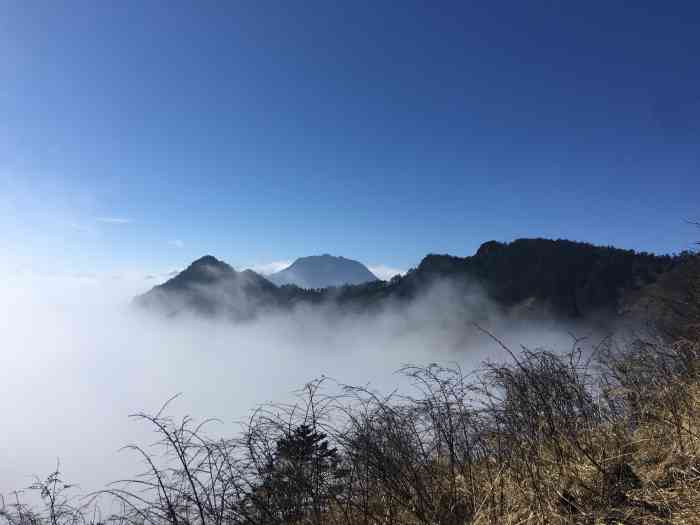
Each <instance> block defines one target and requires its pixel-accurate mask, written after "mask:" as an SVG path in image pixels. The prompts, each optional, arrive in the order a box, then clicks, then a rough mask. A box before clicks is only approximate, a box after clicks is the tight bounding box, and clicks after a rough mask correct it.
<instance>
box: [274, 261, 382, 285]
mask: <svg viewBox="0 0 700 525" xmlns="http://www.w3.org/2000/svg"><path fill="white" fill-rule="evenodd" d="M269 279H270V280H271V281H272V282H273V283H275V284H277V285H280V286H281V285H285V284H294V285H297V286H299V287H300V288H328V287H331V286H342V285H345V284H362V283H366V282H371V281H376V280H377V277H376V276H375V275H374V274H373V273H372V272H371V271H369V269H368V268H367V267H366V266H365V265H364V264H362V263H361V262H359V261H354V260H352V259H347V258H346V257H342V256H338V255H331V254H329V253H324V254H322V255H309V256H306V257H299V258H298V259H297V260H296V261H294V262H293V263H292V264H291V265H290V266H288V267H287V268H285V269H284V270H280V271H279V272H276V273H273V274H271V275H270V276H269Z"/></svg>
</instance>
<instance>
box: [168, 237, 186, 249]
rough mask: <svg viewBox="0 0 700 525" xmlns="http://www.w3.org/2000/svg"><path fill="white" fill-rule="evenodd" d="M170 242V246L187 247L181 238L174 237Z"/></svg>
mask: <svg viewBox="0 0 700 525" xmlns="http://www.w3.org/2000/svg"><path fill="white" fill-rule="evenodd" d="M168 244H169V245H170V246H175V248H184V247H185V242H184V241H181V240H180V239H173V240H172V241H168Z"/></svg>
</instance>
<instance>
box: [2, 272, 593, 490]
mask: <svg viewBox="0 0 700 525" xmlns="http://www.w3.org/2000/svg"><path fill="white" fill-rule="evenodd" d="M150 285H152V282H150V281H144V280H143V278H128V277H122V278H120V279H114V278H109V277H95V276H84V277H60V276H38V275H31V274H28V275H24V276H23V277H21V278H19V279H17V280H15V281H13V283H12V284H5V285H2V290H0V292H1V296H0V297H1V299H0V318H2V319H4V320H5V329H4V330H3V337H4V340H3V344H2V366H1V367H0V384H2V385H3V387H4V388H3V395H2V396H0V410H1V411H2V414H3V418H4V424H3V433H2V434H1V435H0V465H2V470H0V493H7V492H9V491H11V490H14V489H16V488H20V487H24V486H27V485H28V484H29V483H30V482H31V480H32V479H31V476H32V475H40V476H41V475H44V474H46V473H47V472H49V471H50V470H51V469H53V468H54V467H55V464H56V460H57V458H60V461H61V466H62V470H63V471H64V472H65V478H66V479H68V480H69V481H71V482H74V483H78V484H80V486H81V487H82V489H83V490H84V491H89V490H95V489H99V488H102V487H103V486H104V485H105V484H106V483H107V482H110V481H113V480H116V479H120V478H124V477H128V476H131V475H133V474H135V473H137V472H139V471H140V466H139V464H138V463H137V462H136V460H135V458H134V457H133V456H131V455H130V454H129V453H128V452H119V448H120V447H122V446H123V445H125V444H128V443H131V442H139V443H150V442H151V441H153V439H154V436H153V435H152V433H151V432H150V429H148V428H146V427H144V426H143V425H142V424H140V423H138V422H136V421H133V420H130V419H129V418H128V415H129V414H131V413H134V412H138V411H156V410H157V409H158V408H159V407H160V406H161V404H162V403H163V402H164V401H165V400H167V399H168V398H170V397H171V396H173V395H174V394H176V393H182V396H181V397H180V398H179V399H178V400H177V401H176V402H175V403H174V404H173V405H172V407H171V413H173V414H175V415H184V414H191V415H194V416H195V417H197V418H198V419H200V418H201V419H203V418H206V417H218V418H221V419H222V420H223V423H221V424H220V425H219V426H218V427H212V429H211V430H212V431H214V432H221V433H227V432H228V433H230V432H234V431H235V429H236V423H235V422H236V421H240V420H242V419H245V418H246V417H247V416H248V415H249V414H250V411H251V409H253V408H254V407H255V406H257V405H258V404H260V403H264V402H271V401H284V400H288V399H289V398H290V396H291V395H292V392H293V391H295V390H296V389H298V388H299V387H301V386H303V384H304V383H306V382H307V381H309V380H311V379H313V378H316V377H319V376H321V375H325V376H330V377H332V378H334V379H335V380H337V381H338V382H341V383H345V384H362V385H367V384H369V385H371V386H372V387H374V388H377V389H382V390H388V389H393V388H401V387H403V386H405V385H402V384H401V379H400V378H399V376H397V375H396V374H394V371H395V370H396V369H397V368H399V367H400V366H402V365H403V364H406V363H416V364H427V363H431V362H440V363H457V364H459V365H461V366H462V367H464V368H466V369H470V368H474V367H477V366H478V365H479V363H480V362H482V361H483V360H484V359H486V358H492V359H496V360H503V359H506V355H505V354H504V352H503V350H502V349H501V348H500V347H499V346H498V345H497V344H495V343H494V342H493V341H492V340H491V339H489V337H488V336H486V335H484V334H483V333H481V332H479V331H478V330H476V329H475V328H474V326H473V325H472V324H471V323H470V319H473V318H478V319H484V318H487V319H488V327H489V329H491V330H492V331H493V332H494V333H495V334H497V335H498V336H499V337H500V338H501V339H502V340H503V341H504V342H506V343H507V344H509V345H512V347H513V348H516V349H517V348H519V345H521V344H524V345H528V346H547V347H551V348H561V349H568V348H569V347H570V346H571V342H572V341H571V337H570V335H569V332H571V331H577V333H579V334H582V335H585V334H583V333H582V332H585V330H584V329H583V328H582V327H574V326H571V325H564V324H554V323H547V324H538V325H536V326H535V325H533V324H525V323H515V322H512V321H507V320H506V319H503V318H501V317H499V315H498V310H497V309H496V308H495V307H494V305H492V304H491V303H490V301H488V299H486V298H485V297H484V295H483V294H482V293H481V292H480V291H479V290H478V288H475V287H470V288H468V289H460V288H455V287H454V286H453V285H452V284H450V283H449V282H442V283H438V285H436V286H434V287H432V288H431V289H430V290H429V291H428V292H427V293H426V294H425V295H424V296H422V297H420V298H419V299H418V300H416V301H414V302H413V303H411V304H410V305H409V306H408V307H406V308H404V309H398V308H393V307H387V308H386V309H384V310H383V311H382V312H381V313H379V314H376V315H371V316H369V315H362V314H353V315H350V314H347V315H344V314H340V313H339V312H337V311H335V310H333V309H332V308H323V309H320V311H319V310H315V309H308V308H300V309H298V310H296V311H294V312H291V313H287V314H275V315H268V316H266V317H262V318H260V319H257V320H255V321H252V322H246V323H242V324H231V323H228V322H223V321H211V320H203V319H197V318H194V317H179V318H177V319H174V320H164V319H159V318H157V317H155V316H150V315H144V314H143V313H142V312H138V311H135V310H134V309H133V308H131V307H130V306H129V301H130V299H131V297H133V296H134V295H135V294H136V293H140V292H143V291H145V290H146V289H147V288H148V287H149V286H150Z"/></svg>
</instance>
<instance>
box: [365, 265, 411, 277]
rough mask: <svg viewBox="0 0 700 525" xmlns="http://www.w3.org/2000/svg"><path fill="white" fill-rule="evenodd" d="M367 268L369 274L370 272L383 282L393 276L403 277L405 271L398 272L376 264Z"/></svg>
mask: <svg viewBox="0 0 700 525" xmlns="http://www.w3.org/2000/svg"><path fill="white" fill-rule="evenodd" d="M368 268H369V271H370V272H372V273H373V274H374V275H376V276H377V277H378V278H379V279H381V280H383V281H388V280H389V279H391V278H392V277H393V276H394V275H397V274H400V275H403V274H404V273H406V270H399V269H398V268H392V267H390V266H386V265H384V264H376V265H374V266H368Z"/></svg>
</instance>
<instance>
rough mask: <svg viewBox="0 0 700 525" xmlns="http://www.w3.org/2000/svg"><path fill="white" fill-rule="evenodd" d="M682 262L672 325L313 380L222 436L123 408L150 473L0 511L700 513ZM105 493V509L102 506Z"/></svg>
mask: <svg viewBox="0 0 700 525" xmlns="http://www.w3.org/2000/svg"><path fill="white" fill-rule="evenodd" d="M691 263H692V264H690V265H689V268H690V267H692V269H693V272H692V273H691V274H690V276H689V279H688V296H687V299H686V300H684V301H683V304H682V305H674V308H675V310H676V311H678V312H682V321H678V320H676V322H674V323H673V325H662V326H657V327H656V329H655V330H654V331H653V332H648V333H644V334H637V336H636V337H634V338H630V339H628V340H626V341H620V339H619V338H617V339H616V338H609V339H607V340H605V341H603V342H601V343H600V344H599V345H598V346H597V347H596V348H595V351H594V352H593V353H592V354H589V353H584V352H583V351H582V350H581V346H582V344H581V341H574V344H573V347H572V348H571V349H570V351H568V352H563V353H562V352H558V353H554V352H551V351H547V350H542V349H539V350H529V349H521V350H520V351H518V352H514V351H511V350H510V349H508V348H506V347H505V346H504V347H503V348H504V350H505V351H507V352H508V353H509V355H510V358H511V359H510V361H509V362H507V363H505V364H502V363H486V364H485V365H484V367H483V369H482V370H480V371H479V372H477V373H473V374H465V373H463V371H462V370H460V369H459V368H457V367H441V366H438V365H430V366H427V367H407V368H405V369H403V370H402V373H403V374H405V375H406V376H407V377H408V378H410V379H411V380H412V382H413V384H414V386H415V390H414V394H413V395H411V396H407V395H398V394H396V393H394V394H391V395H382V394H379V393H376V392H373V391H370V390H368V389H365V388H355V387H342V388H338V387H337V385H333V384H331V383H330V382H329V381H327V380H319V381H314V382H312V383H310V384H308V385H307V386H306V388H305V389H304V391H303V392H302V393H301V395H300V398H299V402H298V403H296V404H293V405H275V406H268V407H261V408H260V409H259V410H257V411H256V412H255V413H254V414H253V416H252V417H251V418H250V420H249V421H248V423H247V424H246V425H245V426H244V429H243V431H242V432H241V434H240V435H238V436H235V437H233V438H230V439H213V438H208V437H207V426H206V423H205V424H199V425H198V424H196V423H195V422H194V421H193V420H191V419H189V418H186V419H184V420H179V421H175V420H173V419H171V418H169V417H168V416H167V415H166V413H167V404H166V406H165V407H164V408H163V410H161V412H159V413H157V414H138V415H137V416H136V417H137V418H140V419H142V420H144V422H145V423H147V424H149V425H152V426H153V427H154V428H155V429H156V430H157V432H158V433H159V435H160V438H161V440H160V442H159V443H158V444H157V445H155V446H154V447H150V446H149V447H141V446H137V445H134V446H132V447H130V448H131V449H132V450H133V452H134V453H136V454H139V455H141V456H142V458H143V460H144V464H145V465H146V472H145V474H143V475H141V476H137V477H135V478H134V479H132V480H127V481H124V482H120V483H118V484H116V485H113V486H111V487H110V488H109V489H108V490H106V491H103V492H100V493H98V494H92V495H89V496H85V497H82V498H71V497H70V488H69V487H67V486H66V485H65V484H64V482H63V481H62V480H61V479H60V474H59V473H58V472H55V473H53V474H52V475H50V476H49V477H48V479H47V480H45V481H41V482H37V483H36V484H35V485H34V486H33V487H32V488H33V489H35V490H37V491H38V493H39V494H40V496H41V497H42V499H43V501H44V502H45V504H46V505H45V507H43V508H40V509H36V508H29V507H28V506H24V505H22V504H21V501H20V500H19V499H10V498H8V499H7V500H5V501H4V503H3V507H2V510H1V511H0V517H1V519H2V520H3V521H4V522H6V523H7V524H8V525H29V524H36V525H40V524H41V525H43V524H50V525H72V524H77V523H88V522H90V523H95V522H106V521H108V520H115V521H118V522H121V523H125V524H126V523H128V524H132V523H133V524H146V523H152V524H156V523H169V524H172V525H188V524H212V525H224V524H260V525H263V524H265V525H267V524H293V523H298V524H338V525H340V524H445V525H446V524H449V525H457V524H467V523H472V524H535V523H552V524H558V523H562V524H564V523H580V524H584V523H586V524H598V523H601V524H602V523H610V524H612V523H629V524H636V523H639V524H642V523H645V524H646V523H648V524H655V523H667V524H681V523H682V524H691V523H700V280H698V275H700V272H698V266H699V264H700V263H698V261H691ZM680 306H682V308H681V307H680ZM489 335H490V334H489ZM492 337H494V336H492ZM494 338H495V337H494ZM105 501H107V502H108V505H107V506H108V507H109V508H110V509H116V510H115V511H112V510H110V511H109V512H105V511H103V512H102V513H100V512H98V511H97V509H98V508H99V507H98V504H99V503H100V502H102V508H106V506H105V503H104V502H105ZM115 502H116V503H118V505H116V506H115V504H114V503H115Z"/></svg>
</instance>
